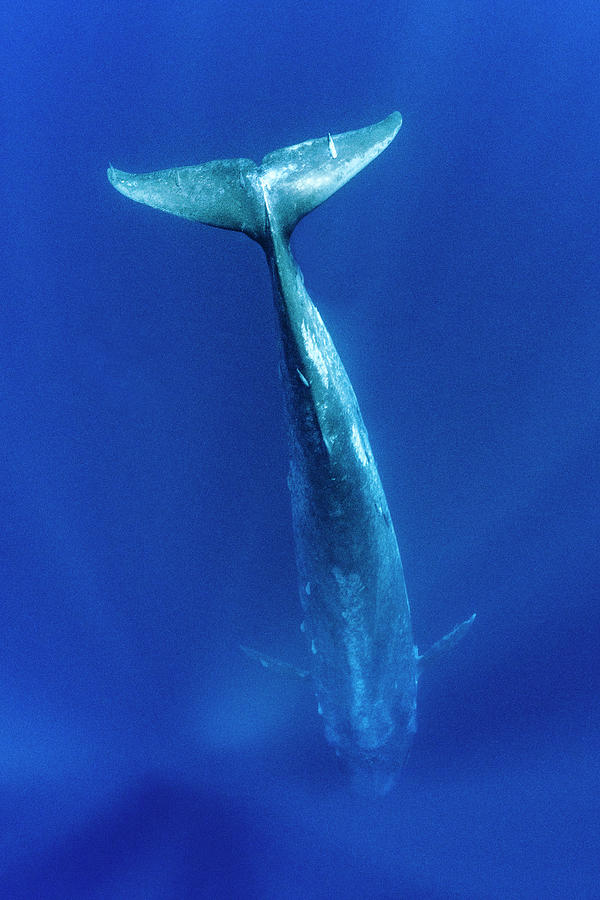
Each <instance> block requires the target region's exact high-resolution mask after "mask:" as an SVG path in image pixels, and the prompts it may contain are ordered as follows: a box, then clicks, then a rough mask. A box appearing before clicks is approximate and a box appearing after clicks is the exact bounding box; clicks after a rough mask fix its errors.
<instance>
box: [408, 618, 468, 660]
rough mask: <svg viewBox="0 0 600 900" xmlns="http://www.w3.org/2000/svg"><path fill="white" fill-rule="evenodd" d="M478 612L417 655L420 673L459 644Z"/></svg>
mask: <svg viewBox="0 0 600 900" xmlns="http://www.w3.org/2000/svg"><path fill="white" fill-rule="evenodd" d="M475 616H476V613H473V615H472V616H470V617H469V618H468V619H465V621H464V622H461V623H460V625H456V627H455V628H453V629H452V631H449V632H448V634H445V635H444V637H443V638H440V640H439V641H436V643H435V644H433V646H431V647H430V648H429V650H426V651H425V653H423V655H422V656H417V663H418V667H419V673H421V672H422V671H423V670H424V669H426V668H428V667H429V665H430V663H431V662H433V661H434V660H437V659H439V658H440V656H445V655H446V653H448V651H450V650H453V649H454V647H455V646H456V645H457V644H458V642H459V641H460V639H461V638H462V637H464V635H465V634H466V633H467V631H468V630H469V628H470V627H471V625H472V624H473V622H474V621H475Z"/></svg>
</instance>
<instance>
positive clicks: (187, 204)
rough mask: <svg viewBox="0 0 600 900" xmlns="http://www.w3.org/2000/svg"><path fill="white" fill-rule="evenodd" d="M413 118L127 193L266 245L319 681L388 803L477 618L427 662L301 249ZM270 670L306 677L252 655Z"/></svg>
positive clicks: (313, 668)
mask: <svg viewBox="0 0 600 900" xmlns="http://www.w3.org/2000/svg"><path fill="white" fill-rule="evenodd" d="M401 124H402V117H401V116H400V114H399V113H397V112H395V113H392V115H391V116H388V118H387V119H384V120H383V121H381V122H378V123H377V124H375V125H371V126H369V127H367V128H361V129H359V130H357V131H348V132H345V133H343V134H335V135H332V134H330V133H328V134H327V135H326V136H324V137H321V138H316V139H314V140H310V141H305V142H304V143H302V144H295V145H294V146H292V147H285V148H284V149H282V150H276V151H275V152H274V153H270V154H269V155H268V156H265V158H264V159H263V161H262V163H261V164H260V165H256V164H255V163H254V162H252V160H249V159H230V160H217V161H215V162H209V163H205V164H204V165H200V166H186V167H184V168H175V169H165V170H163V171H160V172H152V173H150V174H146V175H130V174H128V173H126V172H120V171H118V170H117V169H114V168H112V167H111V168H110V169H109V170H108V177H109V180H110V182H111V184H113V185H114V187H115V188H116V189H117V190H118V191H120V192H121V193H122V194H125V196H127V197H130V198H131V199H132V200H137V201H139V202H140V203H146V204H148V205H149V206H153V207H156V208H157V209H162V210H164V211H166V212H170V213H174V214H175V215H178V216H183V217H184V218H186V219H193V220H196V221H198V222H203V223H205V224H207V225H215V226H217V227H218V228H229V229H233V230H235V231H243V232H244V233H245V234H247V235H248V236H249V237H251V238H252V239H253V240H255V241H257V242H258V243H259V244H261V246H262V247H263V249H264V251H265V254H266V256H267V260H268V263H269V268H270V271H271V277H272V282H273V295H274V300H275V310H276V313H277V318H278V322H279V330H280V337H281V372H282V379H283V387H284V394H285V407H286V412H287V419H288V426H289V446H290V473H289V479H288V483H289V488H290V493H291V500H292V517H293V526H294V539H295V545H296V561H297V566H298V575H299V590H300V600H301V604H302V608H303V610H304V621H303V623H302V630H303V631H304V633H305V635H306V638H307V642H308V650H309V654H308V656H309V660H310V668H309V673H310V676H311V677H312V681H313V684H314V688H315V693H316V697H317V702H318V709H319V712H320V714H321V715H322V716H323V721H324V724H325V733H326V736H327V739H328V741H329V742H330V743H331V744H332V745H333V746H334V747H335V749H336V752H337V754H338V756H339V757H340V758H341V760H342V761H343V762H344V763H345V764H346V766H347V767H348V768H349V770H350V771H351V773H352V775H353V777H354V779H355V781H356V782H357V784H359V785H360V786H363V787H364V786H366V787H367V788H368V789H369V790H373V791H374V792H377V793H384V792H385V791H387V790H389V788H390V787H391V785H392V784H393V781H394V776H395V773H396V772H397V771H398V770H399V769H400V768H401V767H402V764H403V762H404V760H405V758H406V755H407V752H408V749H409V747H410V742H411V739H412V735H413V734H414V732H415V729H416V702H417V700H416V698H417V680H418V676H419V672H420V670H421V668H422V665H423V664H424V663H425V662H428V661H429V659H430V658H432V657H434V656H437V655H438V654H439V653H441V652H443V651H445V650H446V649H447V648H448V647H450V646H451V645H453V644H454V643H455V642H456V641H457V640H458V639H459V638H460V637H461V636H462V635H463V634H464V632H465V631H466V630H467V628H468V626H469V625H470V624H471V623H472V621H473V619H474V616H472V617H471V618H470V619H468V620H466V622H463V623H462V624H461V625H458V626H457V627H456V628H455V629H454V630H453V631H452V632H451V633H450V634H449V635H447V636H446V637H445V638H442V640H441V641H439V642H438V643H437V644H435V645H434V647H432V648H431V650H429V651H428V652H427V653H426V654H424V655H423V656H422V657H420V656H419V654H418V652H417V649H416V647H415V646H414V643H413V637H412V629H411V621H410V608H409V604H408V599H407V596H406V587H405V584H404V576H403V573H402V563H401V561H400V554H399V551H398V544H397V542H396V536H395V534H394V528H393V526H392V522H391V518H390V514H389V510H388V506H387V502H386V499H385V495H384V493H383V489H382V487H381V482H380V480H379V475H378V473H377V467H376V465H375V461H374V459H373V454H372V452H371V446H370V444H369V438H368V436H367V432H366V429H365V426H364V423H363V420H362V416H361V414H360V410H359V408H358V403H357V402H356V397H355V395H354V391H353V389H352V385H351V384H350V381H349V379H348V376H347V374H346V371H345V369H344V366H343V365H342V362H341V360H340V358H339V356H338V354H337V351H336V349H335V347H334V346H333V342H332V340H331V338H330V336H329V333H328V332H327V329H326V328H325V325H324V324H323V320H322V319H321V316H320V315H319V312H318V310H317V309H316V307H315V305H314V304H313V303H312V301H311V299H310V297H309V296H308V293H307V291H306V289H305V287H304V280H303V277H302V274H301V272H300V270H299V268H298V266H297V264H296V262H295V260H294V258H293V256H292V253H291V250H290V246H289V238H290V235H291V233H292V231H293V229H294V226H295V225H296V224H297V223H298V222H299V220H300V219H301V218H302V217H303V216H305V215H306V214H307V213H308V212H310V211H311V209H314V208H315V207H316V206H318V205H319V203H322V202H323V201H324V200H326V199H327V198H328V197H330V196H331V194H333V193H334V192H335V191H336V190H337V189H338V188H339V187H341V186H342V185H343V184H345V183H346V182H347V181H349V179H350V178H352V177H353V175H356V173H357V172H359V171H360V170H361V169H362V168H364V166H366V165H367V163H369V162H371V160H373V159H375V157H376V156H378V155H379V154H380V153H381V152H382V151H383V150H385V148H386V147H387V146H388V144H389V143H390V142H391V141H392V140H393V139H394V137H395V136H396V134H397V132H398V129H399V128H400V125H401ZM244 649H245V652H246V653H247V654H248V655H249V656H250V657H252V658H255V659H258V660H259V661H260V662H261V663H262V664H263V665H264V666H266V667H270V668H275V669H277V670H279V671H283V672H285V673H288V674H294V673H295V674H298V675H301V676H305V675H307V674H308V672H307V671H305V670H303V669H295V667H293V666H291V665H289V664H286V663H280V662H278V661H277V660H275V659H273V658H271V657H268V656H265V655H262V654H260V653H258V652H257V651H254V650H248V649H247V648H244Z"/></svg>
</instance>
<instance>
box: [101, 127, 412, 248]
mask: <svg viewBox="0 0 600 900" xmlns="http://www.w3.org/2000/svg"><path fill="white" fill-rule="evenodd" d="M401 124H402V116H401V115H400V113H399V112H393V113H392V114H391V115H390V116H388V117H387V118H386V119H383V120H382V121H381V122H377V123H376V124H374V125H369V126H367V127H366V128H360V129H358V130H357V131H346V132H344V133H342V134H335V135H331V134H327V135H326V136H325V137H320V138H315V139H313V140H309V141H304V142H303V143H301V144H294V145H293V146H291V147H284V148H282V149H281V150H275V151H274V152H273V153H269V154H268V155H267V156H265V157H264V159H263V161H262V163H261V164H260V166H257V165H256V163H254V162H253V161H252V160H251V159H223V160H215V161H213V162H208V163H205V164H204V165H200V166H182V167H179V168H174V169H163V170H161V171H158V172H150V173H147V174H144V175H133V174H130V173H128V172H121V171H119V170H118V169H115V168H113V166H110V167H109V169H108V172H107V174H108V179H109V181H110V183H111V184H112V185H113V187H115V188H116V189H117V190H118V191H120V192H121V193H122V194H125V196H126V197H130V198H131V199H132V200H136V201H138V202H139V203H145V204H146V205H147V206H152V207H154V208H155V209H161V210H163V211H164V212H169V213H172V214H173V215H176V216H182V217H183V218H184V219H192V220H193V221H196V222H203V223H204V224H206V225H214V226H215V227H217V228H227V229H230V230H232V231H242V232H243V233H244V234H247V235H248V237H251V238H252V239H253V240H255V241H257V242H258V243H259V244H261V245H263V246H264V245H265V242H266V241H267V236H268V234H269V232H270V231H271V230H272V229H273V227H274V225H276V226H277V227H278V228H279V229H280V231H281V232H282V233H283V234H284V235H286V236H287V237H289V235H290V234H291V233H292V231H293V230H294V228H295V226H296V225H297V223H298V222H299V221H300V219H302V218H303V217H304V216H305V215H306V214H307V213H309V212H310V211H311V210H312V209H314V208H315V207H316V206H318V205H319V204H320V203H323V201H324V200H327V198H328V197H330V196H331V195H332V194H333V193H335V191H337V190H338V188H340V187H342V185H344V184H346V182H347V181H349V180H350V179H351V178H352V177H353V176H354V175H356V174H357V173H358V172H360V170H361V169H363V168H364V167H365V166H366V165H368V164H369V163H370V162H371V161H372V160H373V159H375V157H376V156H379V154H380V153H381V152H382V151H383V150H385V148H386V147H387V146H388V144H389V143H390V142H391V141H392V140H393V139H394V138H395V136H396V134H397V133H398V130H399V128H400V126H401Z"/></svg>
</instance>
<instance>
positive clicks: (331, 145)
mask: <svg viewBox="0 0 600 900" xmlns="http://www.w3.org/2000/svg"><path fill="white" fill-rule="evenodd" d="M327 144H328V146H329V153H330V155H331V158H332V159H337V148H336V146H335V144H334V142H333V138H332V137H331V132H330V131H328V132H327Z"/></svg>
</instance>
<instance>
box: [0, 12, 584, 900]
mask: <svg viewBox="0 0 600 900" xmlns="http://www.w3.org/2000/svg"><path fill="white" fill-rule="evenodd" d="M599 19H600V17H599V12H598V7H597V4H595V3H591V2H581V3H573V2H569V3H567V2H564V0H551V2H550V3H548V4H541V5H540V4H522V3H517V2H515V0H508V2H506V3H504V4H500V5H498V4H494V3H491V2H490V0H485V2H482V3H480V4H472V3H466V2H461V0H459V2H446V0H438V2H434V3H429V4H417V3H410V2H408V0H406V2H377V3H375V4H372V5H370V6H368V5H365V4H359V3H357V2H350V3H344V4H342V3H340V2H339V0H336V2H334V3H331V4H324V3H314V4H306V5H300V4H297V3H290V2H288V0H280V2H277V3H276V2H273V0H271V2H257V3H245V4H241V5H240V4H236V3H232V2H231V0H227V2H224V3H223V2H221V3H216V2H214V0H205V2H203V3H198V2H195V3H191V2H181V3H178V2H177V3H175V4H164V5H163V4H160V5H159V4H152V3H144V2H142V3H131V2H126V3H120V4H108V3H100V2H97V0H89V2H87V3H84V4H76V3H74V2H73V0H65V2H54V3H51V4H42V3H40V2H39V0H38V2H33V3H30V4H25V5H23V4H16V3H12V2H8V3H5V4H4V5H3V6H2V10H1V11H0V23H1V29H0V33H1V35H2V37H1V38H0V39H1V40H2V42H3V53H2V84H3V91H2V99H1V109H2V132H3V141H2V144H3V150H2V156H3V160H4V177H3V179H2V211H3V215H2V219H1V227H2V233H3V237H2V246H3V263H2V266H1V268H0V296H1V297H2V302H1V303H0V353H1V363H0V391H1V393H0V423H1V428H0V434H1V439H0V495H1V498H2V503H1V507H0V508H1V510H2V514H1V516H0V596H1V609H2V616H1V623H2V624H1V633H2V642H1V643H2V653H1V660H2V663H1V666H0V703H1V708H2V728H1V731H0V897H2V898H7V900H13V898H14V900H17V898H18V900H20V898H34V897H35V898H57V900H58V898H60V900H65V898H102V900H104V898H108V900H112V898H123V900H179V898H204V897H210V898H213V897H227V898H261V900H263V898H331V897H340V898H379V900H382V898H446V897H457V898H505V897H511V898H513V897H514V898H528V897H536V898H537V897H548V898H553V897H557V898H564V897H578V898H580V897H598V896H600V863H599V859H600V846H599V845H600V774H599V762H600V713H599V708H598V696H599V694H600V663H599V654H598V645H599V640H600V605H599V602H598V601H599V581H600V578H599V571H600V565H599V562H598V556H599V547H600V527H599V525H600V516H599V512H598V510H599V500H600V490H599V488H600V471H599V467H598V447H599V437H600V368H599V363H600V352H599V347H600V324H599V313H598V301H599V298H600V290H599V288H600V264H599V262H598V238H599V219H600V216H599V202H598V197H599V189H600V176H599V173H598V158H599V152H600V105H599V104H598V95H599V89H600V78H599V76H600V58H599V56H598V52H597V47H598V41H599V39H600V20H599ZM395 108H397V109H400V110H401V112H402V114H403V117H404V124H403V127H402V129H401V131H400V134H399V135H398V137H397V139H396V141H395V142H394V144H393V145H392V146H391V147H390V148H389V149H388V150H387V151H386V152H385V153H384V154H383V155H382V156H381V158H380V159H378V160H376V161H375V162H374V163H373V164H372V165H371V166H369V167H368V168H367V169H365V171H364V172H363V173H361V174H360V176H358V177H357V178H356V179H354V180H353V181H352V182H350V183H349V184H348V185H347V186H346V187H344V189H343V190H341V191H340V192H339V193H338V194H336V195H335V196H334V197H333V198H331V200H329V201H328V202H327V203H326V204H325V205H324V206H322V207H320V208H319V209H317V210H316V211H315V212H313V213H312V214H311V215H310V216H309V217H308V218H307V219H306V220H305V221H303V222H302V223H301V225H300V226H299V227H298V229H297V232H296V234H295V236H294V252H295V253H296V255H297V257H298V259H299V261H300V263H301V266H302V268H303V271H304V274H305V278H306V283H307V286H308V288H309V290H310V292H311V295H312V296H313V298H314V299H315V302H316V303H317V305H318V306H319V309H320V311H321V313H322V315H323V317H324V319H325V321H326V323H327V325H328V327H329V329H330V331H331V334H332V336H333V338H334V341H335V342H336V345H337V347H338V349H339V352H340V355H341V357H342V359H343V360H344V362H345V364H346V367H347V369H348V372H349V374H350V377H351V379H352V382H353V384H354V387H355V390H356V393H357V396H358V399H359V401H360V403H361V408H362V411H363V415H364V419H365V422H366V424H367V427H368V428H369V433H370V437H371V443H372V446H373V449H374V452H375V455H376V458H377V460H378V464H379V470H380V474H381V477H382V480H383V483H384V487H385V489H386V493H387V497H388V501H389V506H390V510H391V513H392V516H393V519H394V523H395V527H396V532H397V534H398V539H399V543H400V547H401V551H402V556H403V561H404V566H405V573H406V578H407V583H408V589H409V594H410V597H411V603H412V610H413V624H414V631H415V638H416V641H417V643H418V645H419V647H421V648H426V647H427V646H429V645H430V644H431V643H432V642H433V641H435V640H437V639H438V638H439V637H440V636H441V635H442V634H444V633H446V632H447V631H448V630H449V629H450V628H451V627H452V626H453V625H454V624H455V623H456V622H458V621H460V620H462V619H464V618H465V617H466V616H468V615H470V613H471V612H472V611H473V610H476V611H477V613H478V618H477V621H476V624H475V626H474V627H473V629H472V631H471V633H470V634H469V635H468V637H466V638H465V639H464V641H463V643H462V644H461V645H460V647H459V648H458V649H457V651H456V652H455V654H454V655H453V656H452V657H451V658H450V659H447V660H444V661H443V662H440V664H439V665H438V666H437V667H436V668H434V669H432V670H431V671H430V672H429V673H427V675H426V676H424V677H423V679H422V682H421V684H420V686H419V730H418V733H417V737H416V740H415V744H414V747H413V750H412V753H411V756H410V759H409V762H408V764H407V767H406V770H405V772H404V775H403V778H402V780H401V782H400V784H399V786H398V787H397V788H396V789H395V790H394V791H393V792H392V793H391V794H389V795H388V796H387V797H385V798H383V799H378V800H373V801H372V802H370V801H367V800H365V798H356V797H354V796H353V795H351V794H350V793H349V791H348V787H347V785H346V783H345V782H344V779H343V777H342V775H341V774H340V773H339V772H338V769H337V766H336V763H335V758H334V757H333V754H332V753H331V751H330V750H329V748H328V747H327V745H326V743H325V741H324V738H323V734H322V728H321V722H320V721H319V718H318V716H317V714H316V709H315V701H314V697H313V696H312V694H311V692H310V689H307V686H306V684H304V683H298V684H296V683H295V682H293V681H288V680H281V679H278V678H277V677H274V676H273V675H272V674H269V673H267V672H264V671H262V670H261V669H260V668H259V667H254V666H253V665H252V663H251V662H250V661H249V660H248V659H246V658H245V657H244V656H243V655H242V654H241V653H240V652H239V649H238V647H239V644H240V643H244V644H250V645H252V646H256V647H260V648H261V649H262V650H264V651H265V652H267V653H271V654H273V655H275V656H281V657H283V658H286V659H290V660H292V661H294V662H297V663H299V664H301V663H302V660H303V658H304V653H305V647H304V644H303V638H302V635H301V634H300V632H299V629H298V625H299V622H300V609H299V605H298V600H297V595H296V579H295V571H294V553H293V546H292V537H291V523H290V512H289V497H288V492H287V488H286V467H287V447H286V436H285V431H284V424H283V415H282V406H281V397H280V388H279V384H278V379H277V346H276V330H275V322H274V317H273V315H272V301H271V296H270V284H269V276H268V271H267V267H266V266H265V264H264V260H263V258H262V254H261V252H260V250H259V249H258V248H257V247H256V246H255V245H254V244H252V243H251V242H250V241H248V240H247V239H246V238H245V237H243V236H242V235H238V234H233V233H229V232H220V231H217V230H214V229H210V228H205V227H202V226H198V225H193V224H192V223H189V222H186V221H183V220H180V219H175V218H170V217H168V216H165V215H162V214H160V213H158V212H156V211H154V210H151V209H148V208H144V207H141V206H134V205H133V204H132V203H130V202H129V201H127V200H125V199H124V198H123V197H121V196H119V195H118V194H117V193H116V192H115V191H114V190H113V189H112V188H111V187H110V185H109V183H108V181H107V179H106V174H105V171H106V167H107V165H108V164H109V163H113V164H114V165H116V166H118V167H120V168H122V169H126V170H129V171H134V172H135V171H149V170H154V169H159V168H164V167H167V166H172V165H188V164H196V163H201V162H204V161H206V160H210V159H214V158H220V157H235V156H247V157H251V158H254V159H257V160H260V159H261V157H262V156H263V155H264V154H265V153H267V152H269V151H270V150H273V149H275V148H277V147H281V146H285V145H286V144H291V143H295V142H297V141H301V140H305V139H307V138H310V137H316V136H319V135H325V134H326V133H327V132H328V131H331V132H334V133H335V132H339V131H343V130H347V129H350V128H358V127H361V126H363V125H366V124H368V123H370V122H372V121H376V120H378V119H381V118H383V117H384V116H385V115H387V114H388V113H389V112H391V111H392V110H393V109H395Z"/></svg>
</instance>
